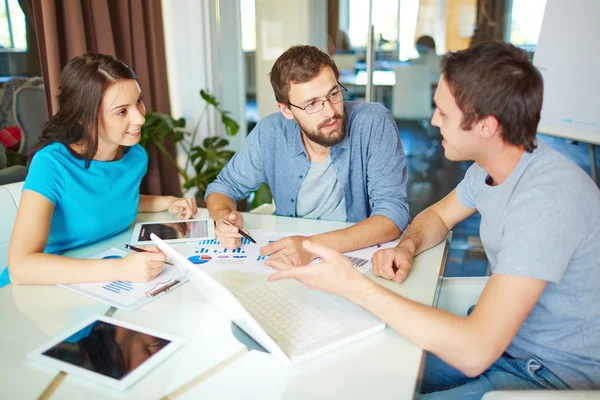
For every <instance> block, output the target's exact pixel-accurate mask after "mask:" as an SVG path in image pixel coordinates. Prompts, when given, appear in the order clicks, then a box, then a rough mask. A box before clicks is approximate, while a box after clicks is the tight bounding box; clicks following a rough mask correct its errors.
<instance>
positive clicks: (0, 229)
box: [0, 182, 23, 271]
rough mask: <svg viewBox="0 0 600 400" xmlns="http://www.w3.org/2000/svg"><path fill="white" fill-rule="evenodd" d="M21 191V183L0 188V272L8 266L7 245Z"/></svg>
mask: <svg viewBox="0 0 600 400" xmlns="http://www.w3.org/2000/svg"><path fill="white" fill-rule="evenodd" d="M22 189H23V182H18V183H11V184H9V185H2V186H0V271H1V270H2V269H4V267H6V265H8V245H9V243H10V235H11V234H12V229H13V226H14V224H15V219H16V218H17V208H18V207H19V202H20V201H21V190H22Z"/></svg>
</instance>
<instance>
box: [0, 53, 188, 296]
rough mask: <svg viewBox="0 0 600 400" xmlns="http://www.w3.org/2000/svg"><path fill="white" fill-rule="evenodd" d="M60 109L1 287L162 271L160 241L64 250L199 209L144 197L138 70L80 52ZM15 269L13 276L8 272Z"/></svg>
mask: <svg viewBox="0 0 600 400" xmlns="http://www.w3.org/2000/svg"><path fill="white" fill-rule="evenodd" d="M58 103H59V110H58V112H57V113H56V114H55V115H54V116H53V117H52V118H50V120H49V121H48V122H47V123H46V124H45V125H44V127H43V129H42V137H41V139H40V143H39V144H38V145H37V146H36V148H35V149H34V150H33V151H32V153H31V155H30V159H29V171H28V174H27V178H26V179H25V183H24V186H23V193H22V196H21V201H20V205H19V210H18V212H17V217H16V220H15V225H14V228H13V232H12V236H11V241H10V248H9V253H8V269H5V270H4V271H3V272H2V274H1V275H0V287H2V286H4V285H6V284H8V283H9V282H11V281H12V282H13V283H18V284H61V283H62V284H69V283H81V282H104V281H113V280H125V281H133V282H145V281H149V280H151V279H153V278H155V277H156V276H157V275H158V274H160V272H161V271H162V265H163V262H164V260H165V256H164V254H162V253H161V252H160V251H158V249H156V248H149V250H151V251H149V252H145V253H136V252H134V253H131V254H129V255H127V256H126V257H124V258H122V259H107V260H77V259H72V258H68V257H63V256H60V254H62V253H64V252H66V251H67V250H69V249H72V248H75V247H79V246H84V245H87V244H90V243H93V242H96V241H99V240H102V239H104V238H107V237H109V236H112V235H114V234H116V233H118V232H121V231H122V230H124V229H126V228H127V227H128V226H129V225H130V224H131V223H132V222H133V221H134V220H135V218H136V215H137V213H138V212H155V211H164V210H168V211H169V212H170V213H172V214H179V217H180V218H181V219H186V218H190V217H192V216H193V215H194V214H196V212H197V206H196V202H195V200H193V199H182V198H176V197H173V196H144V195H140V193H139V187H140V183H141V180H142V178H143V177H144V175H145V174H146V170H147V164H148V156H147V155H146V152H145V150H144V149H143V148H142V147H141V146H140V145H139V141H140V134H141V128H142V125H143V123H144V121H145V119H144V115H145V114H146V109H145V107H144V102H143V101H142V95H141V90H140V87H139V85H138V82H137V79H136V76H135V74H134V73H133V71H132V70H131V69H130V68H129V67H128V66H127V65H125V64H124V63H123V62H122V61H120V60H118V59H116V58H114V57H112V56H107V55H103V54H93V53H88V54H85V55H83V56H79V57H75V58H74V59H72V60H71V61H70V62H69V63H68V64H67V65H66V66H65V68H64V70H63V72H62V74H61V77H60V94H59V96H58ZM9 271H10V277H9V273H8V272H9Z"/></svg>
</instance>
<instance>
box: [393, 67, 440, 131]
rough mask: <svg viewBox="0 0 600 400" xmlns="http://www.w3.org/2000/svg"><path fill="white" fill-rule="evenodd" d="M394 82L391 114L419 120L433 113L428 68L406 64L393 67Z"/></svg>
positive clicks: (429, 116) (395, 116)
mask: <svg viewBox="0 0 600 400" xmlns="http://www.w3.org/2000/svg"><path fill="white" fill-rule="evenodd" d="M394 72H395V73H396V84H395V85H394V87H393V89H392V115H393V116H394V118H396V119H405V120H421V119H429V118H431V116H432V115H433V108H432V106H431V100H432V96H431V82H430V70H429V68H427V67H426V66H421V65H408V66H399V67H396V68H394Z"/></svg>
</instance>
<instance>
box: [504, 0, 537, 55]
mask: <svg viewBox="0 0 600 400" xmlns="http://www.w3.org/2000/svg"><path fill="white" fill-rule="evenodd" d="M545 8H546V0H512V10H511V13H510V15H511V18H510V21H509V24H510V25H509V26H508V29H506V33H507V34H506V40H507V41H509V42H511V43H512V44H514V45H516V46H519V47H522V48H524V49H526V50H534V49H535V46H536V45H537V41H538V37H539V36H540V30H541V29H542V19H543V17H544V9H545Z"/></svg>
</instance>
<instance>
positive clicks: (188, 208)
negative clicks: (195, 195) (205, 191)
mask: <svg viewBox="0 0 600 400" xmlns="http://www.w3.org/2000/svg"><path fill="white" fill-rule="evenodd" d="M167 210H168V211H169V212H170V213H171V214H179V219H190V218H192V217H193V216H194V215H196V213H197V212H198V205H197V204H196V199H191V198H178V197H174V198H173V200H172V201H171V202H170V203H169V206H168V208H167Z"/></svg>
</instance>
